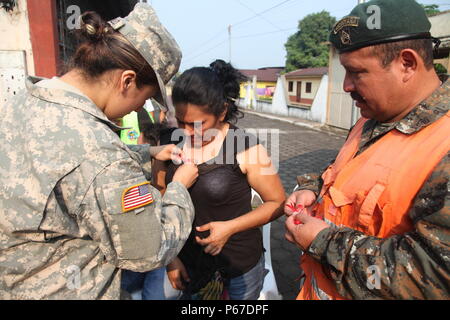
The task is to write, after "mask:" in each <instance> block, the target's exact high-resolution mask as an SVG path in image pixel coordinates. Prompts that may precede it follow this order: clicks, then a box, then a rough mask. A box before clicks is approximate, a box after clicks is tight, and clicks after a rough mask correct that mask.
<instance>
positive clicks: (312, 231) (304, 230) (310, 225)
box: [285, 213, 330, 251]
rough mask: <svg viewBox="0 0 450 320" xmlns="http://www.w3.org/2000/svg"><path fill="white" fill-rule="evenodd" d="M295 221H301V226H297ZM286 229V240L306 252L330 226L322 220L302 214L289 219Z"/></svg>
mask: <svg viewBox="0 0 450 320" xmlns="http://www.w3.org/2000/svg"><path fill="white" fill-rule="evenodd" d="M295 219H297V220H299V221H300V224H296V223H295ZM285 227H286V234H285V237H286V239H287V240H288V241H289V242H292V243H293V244H295V245H297V246H298V247H299V248H300V249H301V250H303V251H306V250H308V248H309V246H310V245H311V243H312V242H313V240H314V239H315V238H316V237H317V235H318V234H319V233H320V232H321V231H322V230H324V229H326V228H329V227H330V226H329V225H328V224H327V223H326V222H325V221H323V220H321V219H317V218H314V217H311V216H310V215H308V214H306V213H300V214H297V215H295V216H293V215H291V216H290V217H289V218H287V219H286V223H285Z"/></svg>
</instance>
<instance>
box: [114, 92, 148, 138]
mask: <svg viewBox="0 0 450 320" xmlns="http://www.w3.org/2000/svg"><path fill="white" fill-rule="evenodd" d="M150 123H155V118H154V108H153V104H152V101H151V100H147V102H146V103H145V106H144V107H143V108H142V109H140V110H138V111H133V112H131V113H129V114H127V115H126V116H124V117H123V118H122V123H121V126H122V127H124V128H127V129H124V130H122V131H121V132H120V140H122V142H123V143H125V144H128V145H136V144H139V142H138V139H139V136H140V135H141V132H142V131H143V130H142V128H143V127H144V126H146V125H148V124H150Z"/></svg>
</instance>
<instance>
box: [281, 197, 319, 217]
mask: <svg viewBox="0 0 450 320" xmlns="http://www.w3.org/2000/svg"><path fill="white" fill-rule="evenodd" d="M315 201H316V194H315V193H314V192H312V191H311V190H300V191H296V192H294V193H293V194H291V195H290V196H289V198H288V199H287V200H286V204H285V205H284V213H285V214H286V215H287V216H288V217H289V216H291V215H292V214H294V213H298V212H302V210H303V209H305V208H306V211H304V212H305V213H310V212H309V210H310V209H311V208H308V207H310V206H311V205H313V204H314V202H315Z"/></svg>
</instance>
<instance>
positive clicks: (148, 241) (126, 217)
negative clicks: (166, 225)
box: [102, 177, 161, 260]
mask: <svg viewBox="0 0 450 320" xmlns="http://www.w3.org/2000/svg"><path fill="white" fill-rule="evenodd" d="M146 182H147V181H146V180H144V179H143V177H142V178H141V177H139V178H135V179H130V180H126V181H121V182H118V183H111V184H107V185H104V186H103V187H102V193H103V196H104V200H105V211H106V213H107V215H108V217H109V220H110V222H111V233H112V240H113V243H114V246H115V249H116V251H117V254H118V258H119V259H121V260H135V259H145V258H149V257H153V256H156V255H157V254H158V251H159V248H160V245H161V244H160V243H161V222H160V221H159V219H158V218H157V217H156V214H155V206H156V204H155V202H157V203H159V202H160V199H159V197H158V198H157V199H154V202H152V203H147V204H145V205H144V206H142V207H139V208H136V209H132V210H130V211H127V212H125V210H127V209H124V203H123V202H124V201H123V200H122V199H123V195H124V192H126V191H127V190H129V189H130V188H133V187H135V186H141V185H145V183H146ZM138 192H139V191H138ZM144 192H146V191H144ZM148 192H149V193H150V194H152V193H154V192H157V191H156V189H154V188H153V187H151V186H150V185H148ZM144 195H145V194H144ZM152 197H153V198H155V196H154V195H152ZM145 202H147V200H144V203H145Z"/></svg>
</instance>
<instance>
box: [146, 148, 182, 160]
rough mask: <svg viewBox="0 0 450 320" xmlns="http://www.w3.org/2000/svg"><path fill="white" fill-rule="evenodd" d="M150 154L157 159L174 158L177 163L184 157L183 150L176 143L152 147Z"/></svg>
mask: <svg viewBox="0 0 450 320" xmlns="http://www.w3.org/2000/svg"><path fill="white" fill-rule="evenodd" d="M150 155H151V156H152V157H153V158H155V159H156V160H160V161H167V160H172V161H173V162H174V163H175V164H180V163H181V159H182V157H183V151H182V150H181V149H180V148H178V147H177V146H176V145H174V144H168V145H164V146H157V147H150Z"/></svg>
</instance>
